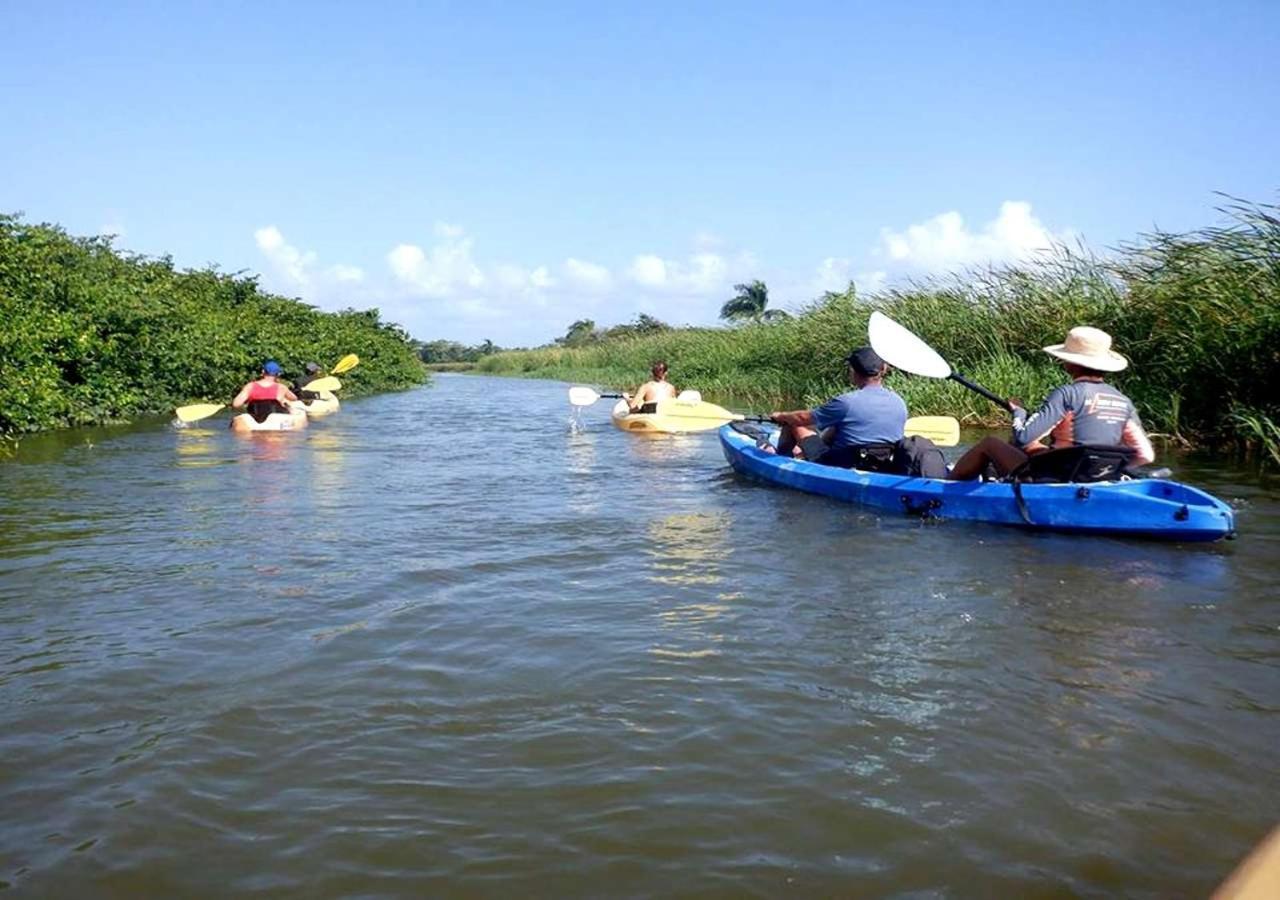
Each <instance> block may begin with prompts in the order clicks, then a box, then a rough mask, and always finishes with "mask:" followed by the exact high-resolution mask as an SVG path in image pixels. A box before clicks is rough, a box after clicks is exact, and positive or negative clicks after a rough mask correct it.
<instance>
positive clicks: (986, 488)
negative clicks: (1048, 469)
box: [720, 426, 1235, 541]
mask: <svg viewBox="0 0 1280 900" xmlns="http://www.w3.org/2000/svg"><path fill="white" fill-rule="evenodd" d="M720 445H721V447H722V448H723V450H724V455H725V459H727V460H728V461H729V465H731V466H732V467H733V468H734V470H735V471H737V472H740V473H742V474H744V475H748V476H751V477H753V478H758V479H760V480H762V481H767V482H769V483H771V484H778V485H782V486H784V487H789V488H794V489H796V490H801V491H806V492H808V493H811V494H818V495H821V496H824V497H831V498H832V499H835V500H841V501H843V502H846V503H857V504H860V505H863V506H870V507H874V508H877V509H883V510H887V511H893V512H899V513H906V514H911V515H918V516H925V517H930V518H939V519H960V520H966V521H971V522H990V523H992V524H997V525H1014V526H1017V527H1021V528H1031V529H1036V530H1048V531H1062V532H1076V533H1084V534H1110V535H1127V536H1134V537H1145V538H1157V539H1162V540H1173V541H1216V540H1218V539H1220V538H1224V537H1229V536H1231V535H1233V534H1234V533H1235V515H1234V512H1233V511H1232V509H1231V507H1230V506H1228V505H1227V504H1226V503H1223V502H1222V501H1221V500H1219V499H1218V498H1216V497H1214V496H1212V495H1211V494H1207V493H1205V492H1204V491H1202V490H1199V489H1198V488H1194V487H1191V486H1189V485H1185V484H1181V483H1179V482H1176V481H1165V480H1161V479H1153V478H1140V479H1133V480H1130V481H1114V482H1099V483H1093V484H1024V485H1022V486H1021V492H1022V498H1023V501H1024V504H1023V506H1022V507H1020V506H1019V504H1018V502H1017V498H1016V496H1015V494H1014V490H1013V486H1012V485H1011V484H1009V483H1007V482H980V481H943V480H941V479H935V478H914V477H910V476H906V475H886V474H881V473H876V472H861V471H858V470H856V469H839V468H835V467H833V466H822V465H818V464H817V463H811V462H806V461H804V460H797V459H787V458H785V457H781V456H778V455H777V454H775V453H768V452H765V451H763V450H760V449H758V448H757V447H756V445H755V442H754V441H753V440H752V439H751V438H749V437H747V436H745V435H742V434H739V433H738V432H736V431H734V430H733V429H732V428H729V427H728V426H725V427H724V428H721V429H720ZM1024 510H1025V512H1026V514H1027V515H1026V518H1024V516H1023V511H1024ZM1027 519H1030V521H1027Z"/></svg>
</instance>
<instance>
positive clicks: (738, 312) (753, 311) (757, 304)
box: [720, 278, 791, 323]
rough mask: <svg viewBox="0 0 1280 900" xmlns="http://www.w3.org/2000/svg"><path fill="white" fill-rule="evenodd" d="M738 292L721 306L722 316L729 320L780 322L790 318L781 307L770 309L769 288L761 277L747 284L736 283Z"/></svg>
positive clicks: (735, 286) (735, 288) (735, 287)
mask: <svg viewBox="0 0 1280 900" xmlns="http://www.w3.org/2000/svg"><path fill="white" fill-rule="evenodd" d="M733 289H734V290H735V291H737V293H736V294H734V295H733V297H732V298H731V299H729V300H726V301H725V304H724V306H722V307H720V318H722V319H725V320H726V321H729V322H741V321H743V320H750V321H752V322H757V323H759V322H778V321H781V320H782V319H789V318H791V315H790V314H789V313H787V312H785V311H783V310H781V309H769V310H766V309H765V307H766V306H768V305H769V288H767V287H766V286H765V283H764V282H763V281H761V280H760V279H758V278H757V279H756V280H755V281H751V282H748V283H746V284H735V285H734V286H733Z"/></svg>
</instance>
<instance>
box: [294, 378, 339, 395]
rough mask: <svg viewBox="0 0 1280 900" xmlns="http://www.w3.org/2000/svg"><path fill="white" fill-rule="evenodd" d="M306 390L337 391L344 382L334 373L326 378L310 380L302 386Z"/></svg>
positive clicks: (317, 391)
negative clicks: (334, 375)
mask: <svg viewBox="0 0 1280 900" xmlns="http://www.w3.org/2000/svg"><path fill="white" fill-rule="evenodd" d="M302 389H303V390H304V391H315V392H316V393H319V392H320V391H330V392H333V391H337V390H341V389H342V382H341V381H339V380H338V379H336V378H334V377H333V376H332V375H326V376H325V377H324V378H317V379H316V380H315V381H309V382H307V383H306V384H304V385H303V386H302Z"/></svg>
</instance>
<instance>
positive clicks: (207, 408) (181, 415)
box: [175, 403, 227, 422]
mask: <svg viewBox="0 0 1280 900" xmlns="http://www.w3.org/2000/svg"><path fill="white" fill-rule="evenodd" d="M226 405H227V404H225V403H193V404H191V405H190V406H179V407H178V408H177V409H176V410H175V412H176V413H177V415H178V421H179V422H199V421H200V420H201V419H207V418H209V417H210V416H211V415H213V414H214V413H216V412H217V411H218V410H220V409H222V408H224V407H225V406H226Z"/></svg>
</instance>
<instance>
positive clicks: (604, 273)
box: [564, 256, 613, 292]
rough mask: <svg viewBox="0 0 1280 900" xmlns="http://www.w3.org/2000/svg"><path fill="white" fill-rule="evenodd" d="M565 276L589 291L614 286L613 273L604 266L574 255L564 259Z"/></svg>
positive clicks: (605, 289) (607, 288)
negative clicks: (576, 257)
mask: <svg viewBox="0 0 1280 900" xmlns="http://www.w3.org/2000/svg"><path fill="white" fill-rule="evenodd" d="M564 273H565V277H566V278H567V279H568V280H569V281H570V282H572V283H573V284H574V285H576V286H578V287H580V288H583V289H585V290H588V291H597V292H598V291H607V290H609V288H611V287H612V286H613V275H612V274H610V272H609V270H608V269H607V268H605V267H604V266H600V265H597V264H595V263H593V262H586V261H584V260H581V259H574V258H573V257H572V256H571V257H569V258H568V259H566V260H565V261H564Z"/></svg>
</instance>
